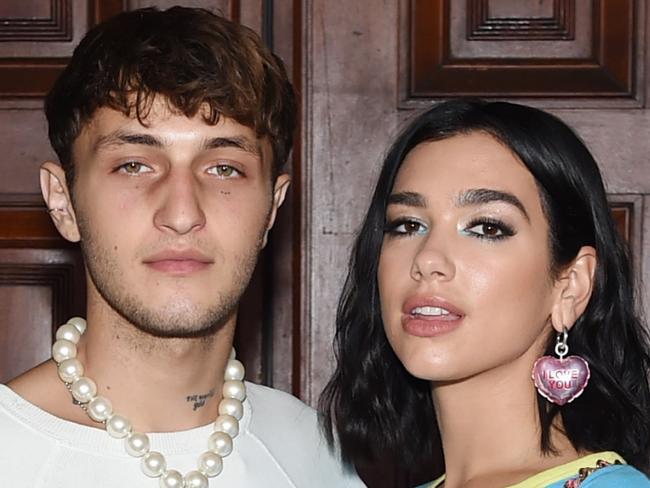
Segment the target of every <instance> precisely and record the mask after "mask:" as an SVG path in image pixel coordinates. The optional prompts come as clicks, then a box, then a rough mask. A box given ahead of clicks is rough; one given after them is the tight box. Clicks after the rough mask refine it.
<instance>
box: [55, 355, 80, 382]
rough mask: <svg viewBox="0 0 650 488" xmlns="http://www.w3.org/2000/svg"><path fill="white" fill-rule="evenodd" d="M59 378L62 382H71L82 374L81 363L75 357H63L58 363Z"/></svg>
mask: <svg viewBox="0 0 650 488" xmlns="http://www.w3.org/2000/svg"><path fill="white" fill-rule="evenodd" d="M58 370H59V378H61V381H63V382H64V383H72V382H74V381H76V380H78V379H79V378H81V377H82V376H83V374H84V367H83V364H81V362H80V361H79V360H78V359H77V358H70V359H65V360H64V361H61V363H59V367H58Z"/></svg>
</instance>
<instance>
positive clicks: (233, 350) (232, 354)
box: [228, 347, 237, 359]
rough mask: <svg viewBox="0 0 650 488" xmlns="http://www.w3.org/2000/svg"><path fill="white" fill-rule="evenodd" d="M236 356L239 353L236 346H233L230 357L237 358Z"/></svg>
mask: <svg viewBox="0 0 650 488" xmlns="http://www.w3.org/2000/svg"><path fill="white" fill-rule="evenodd" d="M236 356H237V353H236V352H235V348H234V347H233V348H231V349H230V357H229V358H228V359H235V357H236Z"/></svg>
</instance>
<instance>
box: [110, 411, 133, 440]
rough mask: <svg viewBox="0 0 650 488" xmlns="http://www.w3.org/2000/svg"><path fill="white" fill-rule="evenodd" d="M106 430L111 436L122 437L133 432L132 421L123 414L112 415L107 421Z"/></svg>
mask: <svg viewBox="0 0 650 488" xmlns="http://www.w3.org/2000/svg"><path fill="white" fill-rule="evenodd" d="M106 432H108V435H110V436H111V437H114V438H116V439H122V438H124V437H126V436H127V435H129V434H130V433H131V422H130V421H129V419H127V418H126V417H122V416H121V415H118V414H114V415H111V417H110V418H109V419H108V420H107V421H106Z"/></svg>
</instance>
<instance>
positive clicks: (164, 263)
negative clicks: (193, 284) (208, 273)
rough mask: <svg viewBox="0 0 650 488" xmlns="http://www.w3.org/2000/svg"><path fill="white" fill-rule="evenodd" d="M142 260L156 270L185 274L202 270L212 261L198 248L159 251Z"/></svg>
mask: <svg viewBox="0 0 650 488" xmlns="http://www.w3.org/2000/svg"><path fill="white" fill-rule="evenodd" d="M142 262H143V263H144V264H145V265H147V266H149V267H150V268H152V269H155V270H156V271H161V272H164V273H175V274H187V273H192V272H194V271H200V270H203V269H205V268H207V267H208V266H210V265H211V264H212V263H213V262H214V261H213V260H212V259H211V258H209V257H208V256H206V255H205V254H203V253H201V252H200V251H198V250H195V249H187V250H182V251H179V250H164V251H160V252H157V253H155V254H152V255H151V256H148V257H146V258H145V259H143V260H142Z"/></svg>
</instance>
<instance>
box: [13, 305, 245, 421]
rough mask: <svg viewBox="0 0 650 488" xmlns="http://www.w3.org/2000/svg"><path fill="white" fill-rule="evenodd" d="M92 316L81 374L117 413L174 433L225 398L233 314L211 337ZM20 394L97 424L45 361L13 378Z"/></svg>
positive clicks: (212, 412) (213, 413)
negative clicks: (163, 334)
mask: <svg viewBox="0 0 650 488" xmlns="http://www.w3.org/2000/svg"><path fill="white" fill-rule="evenodd" d="M101 318H103V319H104V320H100V319H99V318H98V319H94V318H93V313H92V310H90V311H89V317H88V329H87V330H86V332H85V333H84V334H83V336H82V338H81V340H80V341H79V344H78V354H77V358H78V359H79V361H80V362H81V363H82V365H83V366H84V376H87V377H89V378H91V379H92V380H93V381H95V383H96V384H97V394H98V395H102V396H105V397H106V398H108V399H109V400H110V401H111V403H112V405H113V411H114V412H116V413H120V414H121V415H123V416H125V417H127V418H128V419H129V420H130V421H131V422H132V425H133V428H134V429H135V430H137V431H139V432H174V431H179V430H187V429H191V428H194V427H198V426H201V425H206V424H209V423H210V422H212V421H213V420H214V419H215V418H216V417H217V414H218V405H219V402H220V400H221V398H222V394H221V389H222V384H223V376H224V369H225V366H226V362H227V361H228V357H229V355H230V351H231V347H232V340H233V334H234V326H235V320H236V318H235V317H234V316H233V317H232V318H231V319H230V320H229V321H228V322H227V323H225V324H224V325H223V326H222V327H220V328H219V329H218V330H217V331H215V332H214V333H212V334H211V335H209V336H204V337H199V338H158V337H153V336H150V335H148V334H147V333H145V332H142V331H140V330H138V329H137V328H135V327H133V326H132V325H130V324H127V323H124V322H120V321H111V322H109V321H106V317H101ZM9 386H10V387H11V388H12V389H13V390H14V391H16V393H18V394H20V395H21V396H23V397H24V398H25V399H27V400H28V401H30V402H32V403H34V404H36V405H37V406H39V407H41V408H42V409H44V410H46V411H48V412H49V413H52V414H53V415H56V416H57V417H60V418H63V419H66V420H70V421H72V422H76V423H80V424H84V425H88V426H93V427H99V424H98V423H96V422H94V421H93V420H91V419H90V418H89V417H88V416H87V415H86V413H85V412H84V411H83V410H82V409H81V408H80V407H79V406H77V405H74V404H73V403H72V401H71V397H70V394H69V392H68V391H67V390H66V388H65V386H64V384H63V383H62V382H61V380H60V379H59V378H58V376H57V373H56V364H55V363H54V362H53V361H51V360H50V361H47V362H45V363H43V364H41V365H40V366H38V367H37V368H35V369H33V370H31V371H29V372H28V373H26V374H25V375H22V376H21V377H18V378H17V379H16V380H14V381H12V382H10V383H9Z"/></svg>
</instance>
